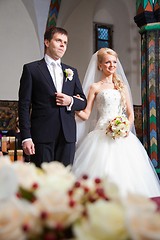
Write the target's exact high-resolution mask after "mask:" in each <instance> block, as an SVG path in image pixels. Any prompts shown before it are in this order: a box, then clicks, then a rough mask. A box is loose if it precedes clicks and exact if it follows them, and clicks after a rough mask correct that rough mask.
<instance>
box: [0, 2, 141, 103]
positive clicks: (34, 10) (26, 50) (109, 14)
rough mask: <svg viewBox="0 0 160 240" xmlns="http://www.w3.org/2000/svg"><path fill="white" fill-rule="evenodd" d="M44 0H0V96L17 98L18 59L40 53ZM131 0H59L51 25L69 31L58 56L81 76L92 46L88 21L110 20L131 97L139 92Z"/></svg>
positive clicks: (135, 97)
mask: <svg viewBox="0 0 160 240" xmlns="http://www.w3.org/2000/svg"><path fill="white" fill-rule="evenodd" d="M49 4H50V0H45V1H44V0H1V1H0V23H1V24H0V51H1V56H0V73H1V78H0V85H1V87H0V99H1V100H17V99H18V87H19V80H20V76H21V72H22V67H23V64H24V63H27V62H30V61H34V60H36V59H39V58H41V57H42V56H43V34H44V30H45V26H46V21H47V17H48V9H49ZM135 11H136V0H118V6H117V0H112V1H110V0H87V1H86V0H67V1H66V0H61V7H60V12H59V16H58V21H57V26H61V27H64V28H66V29H67V31H68V32H69V46H68V49H67V52H66V54H65V56H64V57H63V61H64V62H66V63H68V64H71V65H72V66H74V67H76V68H77V69H78V72H79V76H80V79H81V81H83V77H84V74H85V71H86V67H87V65H88V62H89V59H90V57H91V55H92V54H93V51H94V46H93V22H94V21H97V22H103V23H109V24H113V26H114V33H113V34H114V49H115V50H116V51H117V52H118V54H119V57H120V60H121V62H122V63H123V67H124V69H125V72H126V74H127V77H128V81H129V83H130V86H131V90H132V94H133V102H134V104H136V105H138V104H141V96H140V34H139V33H138V31H139V29H138V28H137V26H136V24H135V23H134V19H133V18H134V16H135Z"/></svg>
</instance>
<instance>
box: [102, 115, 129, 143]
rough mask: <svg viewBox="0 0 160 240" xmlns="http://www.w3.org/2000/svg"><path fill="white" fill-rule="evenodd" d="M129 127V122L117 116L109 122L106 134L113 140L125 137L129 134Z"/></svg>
mask: <svg viewBox="0 0 160 240" xmlns="http://www.w3.org/2000/svg"><path fill="white" fill-rule="evenodd" d="M129 127H130V124H129V120H128V119H127V118H126V117H124V116H118V117H116V118H114V119H113V120H111V121H109V124H108V126H107V129H106V134H107V135H109V136H111V137H112V138H113V139H116V138H120V137H126V136H127V134H128V132H129Z"/></svg>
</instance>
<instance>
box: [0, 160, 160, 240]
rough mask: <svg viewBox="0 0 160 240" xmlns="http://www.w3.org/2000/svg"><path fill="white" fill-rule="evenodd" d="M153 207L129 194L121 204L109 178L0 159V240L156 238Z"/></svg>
mask: <svg viewBox="0 0 160 240" xmlns="http://www.w3.org/2000/svg"><path fill="white" fill-rule="evenodd" d="M159 236H160V213H158V212H157V205H156V203H155V202H153V201H151V200H149V199H147V198H145V197H142V196H136V195H132V194H129V195H128V196H127V197H126V198H125V199H123V200H122V199H121V198H120V195H119V192H118V189H117V187H116V186H115V185H114V184H113V183H111V182H110V181H109V179H99V178H96V179H92V180H91V179H89V178H88V177H87V175H84V176H82V178H81V179H79V180H77V179H76V178H75V176H74V175H73V174H72V172H71V169H70V167H64V166H63V165H62V164H61V163H59V162H52V163H43V164H42V166H41V169H39V168H37V167H36V166H35V165H34V164H32V163H29V164H28V163H23V162H20V161H15V162H11V161H10V160H9V159H8V158H7V157H1V158H0V239H1V240H64V239H65V240H71V239H72V240H104V239H105V240H108V239H110V240H117V239H118V240H131V239H132V240H136V239H139V240H143V239H147V240H153V239H157V240H158V239H160V238H159Z"/></svg>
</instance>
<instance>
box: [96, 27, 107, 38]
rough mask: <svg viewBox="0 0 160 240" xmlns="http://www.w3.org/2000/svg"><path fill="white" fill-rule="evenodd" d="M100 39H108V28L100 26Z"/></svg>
mask: <svg viewBox="0 0 160 240" xmlns="http://www.w3.org/2000/svg"><path fill="white" fill-rule="evenodd" d="M98 39H102V40H108V29H106V28H98Z"/></svg>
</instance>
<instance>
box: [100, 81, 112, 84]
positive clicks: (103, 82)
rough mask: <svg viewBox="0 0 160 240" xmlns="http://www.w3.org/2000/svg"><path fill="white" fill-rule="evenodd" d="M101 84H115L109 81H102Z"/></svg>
mask: <svg viewBox="0 0 160 240" xmlns="http://www.w3.org/2000/svg"><path fill="white" fill-rule="evenodd" d="M101 82H102V84H113V82H109V81H108V82H107V81H103V80H101Z"/></svg>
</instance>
